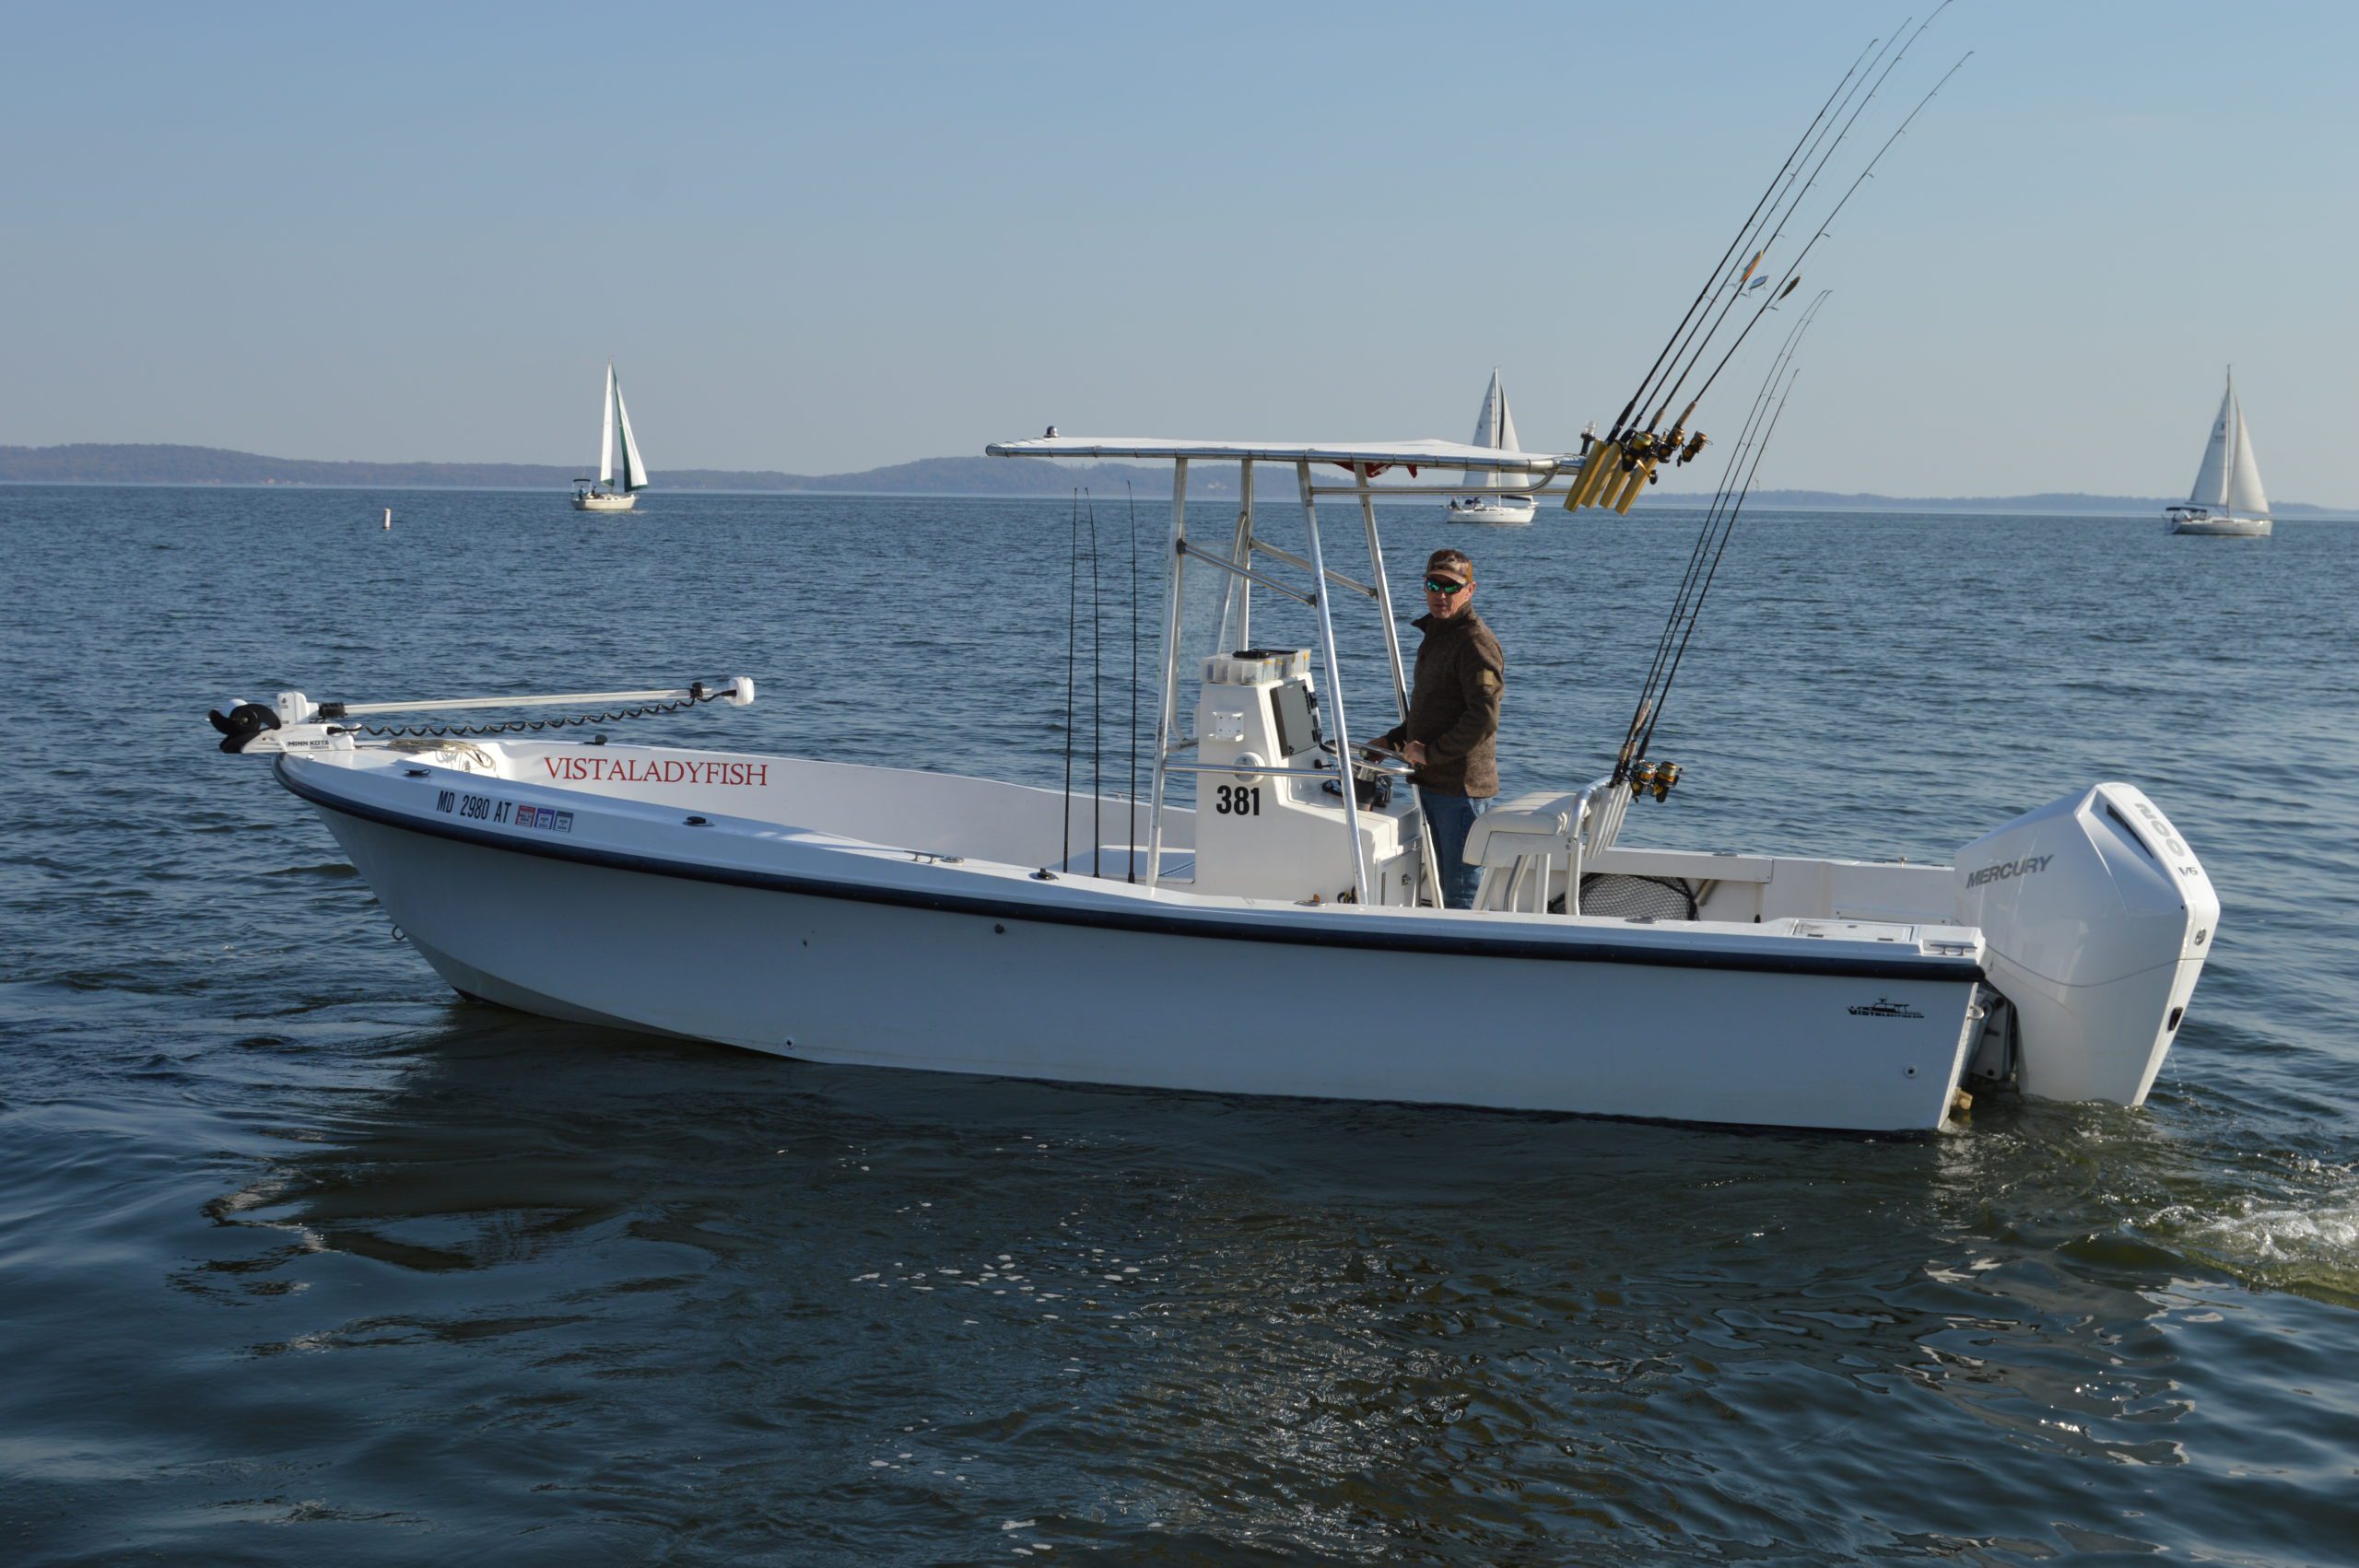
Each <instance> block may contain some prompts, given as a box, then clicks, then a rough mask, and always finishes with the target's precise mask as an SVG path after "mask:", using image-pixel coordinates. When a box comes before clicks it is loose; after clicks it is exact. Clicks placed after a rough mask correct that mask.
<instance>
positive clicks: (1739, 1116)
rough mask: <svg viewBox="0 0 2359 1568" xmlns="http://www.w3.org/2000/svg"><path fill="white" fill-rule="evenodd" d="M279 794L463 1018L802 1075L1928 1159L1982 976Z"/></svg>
mask: <svg viewBox="0 0 2359 1568" xmlns="http://www.w3.org/2000/svg"><path fill="white" fill-rule="evenodd" d="M281 777H282V778H286V777H287V775H286V774H285V773H284V772H282V775H281ZM290 787H295V786H292V785H290ZM298 792H299V793H301V794H303V795H305V797H306V798H307V799H310V800H311V802H312V803H313V804H314V805H315V806H317V807H318V808H319V809H320V811H321V813H322V815H323V818H324V819H325V820H326V822H327V825H328V826H329V828H330V829H331V831H332V832H333V833H334V835H335V837H336V838H337V840H338V842H339V843H341V844H342V845H343V847H344V848H345V850H346V853H347V854H349V855H350V856H351V858H352V860H353V863H354V864H355V865H356V866H357V867H358V869H359V870H360V872H361V873H362V875H363V876H364V877H366V878H367V879H368V881H369V883H370V886H371V887H372V888H373V889H374V890H375V891H376V893H377V895H378V897H379V899H380V901H381V904H382V905H383V907H384V908H385V910H386V912H387V913H388V915H389V916H391V918H392V919H393V921H394V922H395V923H396V924H397V925H398V926H400V927H401V928H402V929H403V930H404V932H405V935H406V936H407V937H408V938H409V940H410V941H411V942H413V944H414V945H416V947H417V950H418V952H419V953H420V954H421V955H422V956H424V957H425V958H426V959H427V961H428V963H429V964H431V965H433V966H434V967H435V969H436V970H437V971H438V972H439V973H440V975H441V976H442V977H443V978H444V979H445V980H447V981H448V982H449V983H450V984H451V985H452V987H453V988H454V989H458V990H460V991H462V992H464V993H465V994H467V995H470V996H474V997H478V998H481V999H483V1000H488V1001H493V1002H499V1003H503V1004H506V1005H509V1006H512V1007H517V1008H520V1009H522V1010H525V1011H528V1012H538V1013H543V1014H546V1015H549V1016H554V1017H558V1018H565V1019H570V1020H575V1021H579V1022H585V1023H595V1024H607V1025H614V1026H619V1027H624V1028H630V1029H638V1030H645V1031H650V1032H653V1033H660V1034H665V1035H674V1036H688V1037H691V1038H696V1039H701V1040H710V1041H714V1042H717V1043H721V1044H724V1045H731V1046H737V1047H746V1048H750V1049H754V1050H758V1051H765V1052H770V1053H773V1054H776V1055H780V1056H786V1057H792V1058H797V1059H806V1060H811V1061H820V1062H829V1063H844V1064H857V1065H864V1066H878V1067H897V1068H915V1069H925V1070H931V1071H948V1072H966V1073H988V1074H997V1075H1005V1076H1013V1077H1025V1078H1038V1079H1047V1080H1054V1081H1061V1082H1083V1083H1101V1084H1120V1085H1136V1086H1142V1087H1155V1088H1165V1089H1178V1090H1192V1091H1208V1092H1214V1093H1221V1094H1279V1095H1304V1096H1311V1097H1317V1098H1330V1099H1355V1100H1390V1101H1411V1102H1420V1103H1429V1104H1445V1105H1461V1106H1488V1107H1498V1108H1508V1109H1518V1110H1543V1111H1568V1112H1577V1113H1582V1114H1590V1115H1603V1116H1617V1117H1649V1118H1662V1119H1671V1120H1680V1121H1699V1122H1720V1123H1741V1124H1745V1125H1752V1126H1783V1127H1797V1128H1825V1129H1851V1130H1869V1131H1918V1132H1921V1131H1929V1130H1931V1129H1936V1128H1938V1127H1939V1126H1941V1125H1942V1120H1943V1117H1944V1116H1945V1114H1946V1112H1947V1110H1948V1108H1949V1105H1950V1101H1951V1098H1952V1094H1953V1092H1954V1088H1955V1085H1956V1083H1957V1081H1958V1077H1959V1075H1960V1073H1961V1071H1962V1070H1963V1068H1964V1065H1965V1059H1966V1048H1967V1046H1968V1044H1969V1034H1970V1032H1971V1026H1972V1024H1973V1022H1974V1019H1975V1016H1976V1014H1975V1007H1974V1003H1975V995H1976V984H1977V979H1978V970H1976V969H1975V967H1974V966H1973V965H1970V964H1950V965H1920V966H1919V973H1918V975H1917V977H1914V978H1908V977H1906V976H1907V974H1908V970H1907V966H1906V965H1881V966H1875V965H1871V966H1869V967H1867V968H1866V969H1865V970H1864V971H1863V972H1860V973H1843V972H1837V971H1839V965H1831V964H1827V963H1820V964H1818V965H1817V966H1816V967H1815V968H1813V966H1812V965H1811V964H1810V963H1809V962H1804V963H1803V964H1802V965H1800V966H1799V967H1797V966H1794V965H1787V966H1785V967H1782V968H1781V967H1779V966H1778V965H1775V964H1768V963H1764V962H1761V961H1759V960H1757V958H1756V959H1755V961H1752V962H1751V963H1750V965H1749V966H1748V965H1746V964H1743V963H1740V964H1738V965H1736V966H1719V965H1717V964H1713V963H1694V964H1691V963H1686V962H1681V961H1678V960H1676V959H1672V958H1667V957H1665V956H1664V955H1663V954H1662V953H1661V952H1660V951H1657V952H1655V953H1653V954H1647V953H1643V952H1641V953H1637V954H1632V953H1631V952H1630V951H1628V950H1627V944H1626V943H1625V950H1624V952H1623V953H1622V954H1621V956H1619V957H1618V958H1617V957H1605V958H1599V959H1591V958H1587V957H1584V956H1583V955H1582V954H1580V953H1579V952H1578V951H1576V950H1575V949H1573V948H1569V947H1562V946H1561V945H1560V946H1558V947H1556V948H1555V949H1554V950H1549V951H1543V950H1542V949H1541V948H1540V946H1539V944H1535V943H1534V942H1531V941H1530V940H1528V939H1527V940H1516V939H1518V938H1521V937H1525V935H1526V933H1524V932H1523V931H1522V930H1520V928H1517V927H1516V926H1515V924H1514V923H1513V922H1504V923H1501V922H1494V923H1493V924H1492V926H1491V927H1490V929H1489V930H1488V931H1487V932H1486V931H1485V930H1474V931H1473V932H1472V933H1471V934H1464V935H1458V936H1453V937H1451V938H1449V939H1448V940H1442V939H1435V940H1433V941H1431V942H1425V944H1424V945H1422V946H1421V945H1420V942H1422V941H1423V939H1421V938H1419V937H1418V936H1417V935H1416V934H1415V932H1416V930H1419V929H1422V928H1425V927H1431V926H1433V925H1434V924H1435V922H1434V921H1433V920H1432V919H1431V918H1430V917H1428V918H1426V919H1425V920H1423V921H1419V920H1417V919H1414V917H1412V918H1411V919H1408V920H1406V921H1402V920H1398V919H1396V920H1392V921H1389V922H1388V921H1386V920H1384V919H1382V918H1381V916H1382V912H1381V911H1363V910H1357V909H1354V908H1351V907H1339V908H1330V909H1328V910H1323V911H1302V912H1301V915H1302V919H1299V920H1295V919H1291V918H1290V917H1291V913H1292V912H1290V911H1289V912H1288V915H1289V918H1288V919H1287V922H1286V923H1285V925H1284V926H1282V927H1281V926H1273V925H1270V924H1266V923H1265V924H1264V925H1263V926H1262V928H1261V930H1259V931H1257V932H1251V933H1246V934H1222V932H1221V930H1220V928H1218V927H1216V926H1209V925H1206V924H1205V923H1203V921H1202V920H1196V921H1193V922H1192V923H1191V919H1189V918H1187V917H1186V915H1185V913H1184V911H1180V912H1175V913H1174V914H1173V915H1172V916H1169V917H1165V916H1161V915H1158V914H1157V913H1156V908H1157V905H1156V901H1155V900H1152V899H1142V900H1133V901H1131V903H1130V904H1129V905H1128V906H1125V907H1121V908H1115V907H1113V906H1110V905H1107V906H1104V907H1101V908H1098V909H1093V908H1090V907H1084V906H1082V905H1069V906H1067V907H1052V906H1050V905H1045V904H1041V903H1039V902H1038V899H1037V897H1036V898H1035V900H1034V901H1033V902H1031V903H1028V904H1027V903H1026V902H1025V901H1024V900H1023V899H1021V898H1018V899H1015V900H1009V899H1007V898H1005V897H1001V898H1000V901H999V902H998V903H993V902H992V901H991V898H990V897H986V896H976V897H969V896H966V895H961V894H959V893H957V892H956V891H948V892H942V893H935V892H931V891H924V890H922V889H921V890H920V891H912V890H911V888H910V886H901V887H898V888H880V887H870V886H862V885H857V884H854V883H851V882H844V883H838V884H834V885H830V884H828V883H827V882H826V881H825V880H824V879H817V880H815V879H814V878H812V877H809V876H796V877H768V878H766V877H762V876H757V875H753V874H751V873H747V872H742V871H737V872H731V871H724V870H722V869H719V868H714V867H710V866H707V867H697V866H689V865H678V866H672V867H664V868H655V869H651V868H649V867H648V866H647V865H645V864H644V863H641V864H639V865H626V864H619V863H602V862H601V861H599V860H596V859H594V858H593V859H584V858H581V856H580V854H579V853H578V852H576V851H574V850H572V849H567V850H564V851H562V852H554V851H553V850H552V848H551V846H549V845H546V844H543V843H539V842H534V843H532V844H530V845H529V846H523V845H522V840H521V839H520V840H519V841H518V842H517V843H516V844H510V843H507V842H496V841H492V840H491V839H489V838H488V837H469V836H467V835H465V834H464V833H462V832H460V831H459V830H457V829H455V828H453V827H451V826H449V825H444V824H440V823H431V822H419V823H417V824H411V823H406V822H404V821H400V820H396V819H395V818H394V816H393V813H385V812H382V811H375V812H370V811H369V810H368V809H367V808H366V807H363V808H361V809H359V810H357V811H356V810H355V809H352V808H351V806H350V805H349V804H348V803H347V804H341V805H340V804H338V803H336V802H332V801H331V800H329V799H327V798H326V797H325V796H324V795H323V793H322V792H321V791H319V790H314V789H304V788H299V787H298ZM904 863H906V861H905V862H904ZM920 869H921V870H922V871H923V872H926V873H927V874H928V875H929V876H930V877H931V878H932V879H933V880H932V881H930V882H927V883H923V884H922V888H934V887H943V888H952V889H955V886H956V882H955V879H954V878H951V877H949V876H947V875H945V873H944V872H943V871H942V868H939V867H932V866H929V867H923V868H920ZM1062 886H1064V887H1065V888H1081V887H1082V886H1083V884H1082V883H1079V882H1070V881H1069V882H1066V883H1063V884H1062ZM985 891H986V893H988V892H989V891H990V890H989V889H986V890H985ZM1054 892H1055V890H1054V889H1046V890H1044V891H1043V893H1042V894H1041V895H1039V896H1046V895H1050V894H1053V893H1054ZM1081 896H1084V897H1087V896H1094V895H1089V894H1087V893H1086V891H1085V892H1084V893H1083V894H1082V895H1081ZM1167 901H1169V902H1177V900H1170V899H1167ZM1109 909H1110V910H1111V912H1110V913H1109V912H1107V911H1108V910H1109ZM1262 913H1264V914H1267V913H1269V912H1268V911H1263V912H1262ZM1483 919H1484V918H1476V919H1475V920H1474V921H1473V924H1474V925H1476V926H1478V927H1479V926H1480V925H1481V924H1482V920H1483ZM1228 929H1229V930H1230V931H1232V932H1235V931H1238V927H1237V926H1235V925H1234V924H1232V925H1231V926H1230V927H1229V928H1228ZM1404 933H1405V934H1404ZM1607 934H1608V935H1611V934H1612V933H1611V932H1609V933H1607ZM1493 938H1496V940H1491V939H1493ZM1604 951H1606V952H1609V953H1610V952H1611V951H1612V948H1611V947H1610V946H1609V947H1607V948H1606V949H1604ZM1895 976H1900V977H1902V978H1898V979H1895V978H1894V977H1895ZM1425 999H1448V1000H1425Z"/></svg>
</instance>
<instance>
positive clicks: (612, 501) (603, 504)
mask: <svg viewBox="0 0 2359 1568" xmlns="http://www.w3.org/2000/svg"><path fill="white" fill-rule="evenodd" d="M638 505H639V497H637V496H610V495H604V494H600V495H588V494H582V493H580V492H577V493H576V494H575V495H574V497H573V509H574V510H575V511H578V512H627V511H628V510H630V509H632V508H634V507H636V506H638Z"/></svg>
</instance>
